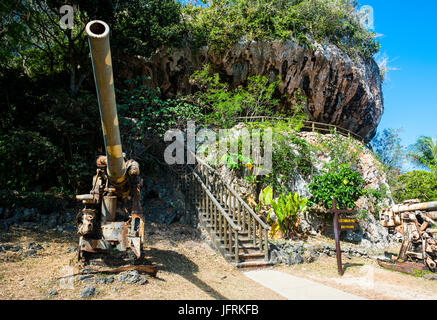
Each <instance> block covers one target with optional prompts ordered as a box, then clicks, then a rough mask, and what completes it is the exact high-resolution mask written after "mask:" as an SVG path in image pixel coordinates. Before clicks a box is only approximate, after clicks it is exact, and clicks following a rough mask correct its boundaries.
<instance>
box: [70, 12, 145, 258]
mask: <svg viewBox="0 0 437 320" xmlns="http://www.w3.org/2000/svg"><path fill="white" fill-rule="evenodd" d="M85 31H86V34H87V36H88V42H89V46H90V52H91V60H92V66H93V73H94V81H95V85H96V90H97V98H98V103H99V109H100V117H101V121H102V129H103V138H104V143H105V149H106V156H103V155H101V156H99V157H98V158H97V161H96V162H97V173H96V175H95V176H94V178H93V184H92V189H91V191H90V193H89V194H83V195H77V196H76V199H77V200H79V201H82V202H83V204H84V208H83V209H82V210H81V211H80V212H79V214H78V215H77V224H78V231H77V233H78V234H79V235H80V238H79V250H78V252H79V259H81V260H83V261H88V259H89V258H90V256H91V255H92V254H93V253H111V252H112V253H114V252H122V253H123V254H124V253H127V255H128V256H130V260H132V258H133V260H134V261H138V260H139V259H140V258H141V256H142V245H143V243H144V235H145V233H144V214H143V210H142V208H141V205H140V202H139V196H140V188H141V186H142V179H141V178H140V168H139V164H138V163H137V162H136V161H134V160H127V159H126V157H125V155H124V153H123V151H122V145H121V139H120V130H119V124H118V116H117V109H116V102H115V91H114V78H113V73H112V59H111V51H110V46H109V26H108V25H107V24H106V23H105V22H103V21H99V20H95V21H91V22H89V23H88V24H87V25H86V28H85ZM129 249H130V250H129ZM132 253H133V254H134V255H132Z"/></svg>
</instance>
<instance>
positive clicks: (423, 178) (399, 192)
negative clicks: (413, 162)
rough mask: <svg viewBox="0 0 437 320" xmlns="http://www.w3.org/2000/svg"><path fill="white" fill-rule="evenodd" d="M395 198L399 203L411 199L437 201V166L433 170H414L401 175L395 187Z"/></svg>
mask: <svg viewBox="0 0 437 320" xmlns="http://www.w3.org/2000/svg"><path fill="white" fill-rule="evenodd" d="M393 198H394V200H395V201H396V202H397V203H402V202H404V201H405V200H410V199H419V200H420V201H423V202H427V201H436V200H437V166H434V167H432V170H431V171H412V172H407V173H404V174H402V175H401V176H399V177H398V181H397V184H396V185H395V186H394V188H393Z"/></svg>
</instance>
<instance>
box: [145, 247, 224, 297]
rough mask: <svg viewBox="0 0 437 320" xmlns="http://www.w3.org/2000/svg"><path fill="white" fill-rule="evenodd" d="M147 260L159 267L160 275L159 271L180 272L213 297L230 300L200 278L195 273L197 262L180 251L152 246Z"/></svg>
mask: <svg viewBox="0 0 437 320" xmlns="http://www.w3.org/2000/svg"><path fill="white" fill-rule="evenodd" d="M146 260H147V262H148V263H150V264H153V265H155V266H157V267H158V276H159V271H166V272H169V273H175V274H178V275H180V276H181V277H183V278H185V279H186V280H188V281H190V282H191V283H193V284H194V285H196V286H197V287H198V288H199V289H201V290H202V291H203V292H205V293H206V294H208V295H209V296H211V297H212V298H214V299H218V300H228V299H227V298H226V297H224V296H223V295H221V294H220V293H219V292H217V291H216V290H215V289H214V288H212V287H210V286H209V285H208V284H206V283H205V282H204V281H202V280H200V279H199V278H198V277H197V276H196V275H195V273H197V272H198V271H199V267H198V266H197V264H195V263H194V262H193V261H191V260H190V259H188V258H187V257H186V256H184V255H182V254H180V253H178V252H175V251H170V250H160V249H156V248H151V249H149V250H147V251H146ZM158 279H159V277H158Z"/></svg>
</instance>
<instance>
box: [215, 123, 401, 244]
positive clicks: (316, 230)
mask: <svg viewBox="0 0 437 320" xmlns="http://www.w3.org/2000/svg"><path fill="white" fill-rule="evenodd" d="M237 127H238V125H237V126H236V127H235V128H237ZM295 134H296V136H298V137H299V138H302V139H304V140H305V141H306V142H308V143H309V144H311V145H313V146H319V147H321V142H322V141H327V140H332V141H337V140H335V139H336V138H335V136H334V135H331V134H326V135H322V136H320V135H318V134H316V133H313V132H298V133H295ZM235 136H236V137H238V134H236V135H235ZM338 138H339V139H341V140H344V141H348V140H349V139H348V138H346V137H342V136H338ZM351 143H352V145H351V147H352V146H353V145H355V144H356V148H359V149H358V150H361V151H360V152H359V158H358V160H357V163H352V164H351V165H352V168H353V169H355V170H357V171H358V172H359V173H360V175H361V177H362V178H363V179H364V188H366V189H376V190H384V189H385V190H387V194H386V195H385V196H384V197H383V199H382V202H381V203H379V205H378V204H377V202H378V201H376V199H373V198H372V197H370V196H363V197H361V198H360V199H359V200H358V201H356V203H355V204H356V210H357V212H361V215H362V217H361V218H360V219H359V228H358V230H357V231H347V232H344V233H342V239H343V240H346V241H349V242H351V243H355V244H358V245H360V246H362V247H364V248H373V249H383V248H387V247H389V246H390V245H392V244H394V243H396V242H397V241H398V237H397V235H396V234H390V233H389V232H388V230H387V229H386V228H384V227H383V226H381V224H380V223H379V221H378V218H377V216H378V214H379V210H380V209H381V208H382V207H387V206H390V205H392V204H393V200H392V199H391V195H390V191H389V189H390V188H389V185H388V183H387V178H386V176H385V174H384V172H383V171H382V170H381V166H380V164H379V162H378V161H377V160H376V159H375V157H374V156H373V154H372V152H371V151H370V150H368V149H366V148H363V147H362V144H361V143H360V142H358V141H355V142H351ZM290 145H292V142H290ZM360 147H361V148H360ZM317 150H318V148H316V149H314V150H313V151H311V153H312V156H311V159H312V166H313V169H314V170H313V174H312V175H310V176H307V177H303V176H302V175H301V173H300V172H298V171H296V172H295V175H294V177H293V179H292V181H283V182H284V183H285V184H286V185H287V187H288V188H289V189H290V190H291V191H292V192H297V193H298V194H299V195H300V196H302V197H311V195H310V193H309V190H308V184H309V183H311V182H312V180H313V176H314V175H318V174H320V173H321V172H322V170H323V168H324V165H325V164H327V163H329V162H331V160H332V159H331V156H330V155H329V152H326V150H325V151H324V150H323V149H322V150H318V151H317ZM216 169H217V171H218V172H219V174H220V175H221V176H222V178H223V179H224V181H225V182H226V183H228V184H230V185H232V187H233V188H234V189H235V190H236V191H237V192H238V193H239V194H240V195H242V196H243V197H244V198H246V199H255V200H257V199H258V192H259V190H256V188H255V187H254V185H252V184H249V183H247V182H246V180H245V179H244V177H243V176H241V174H240V173H237V172H236V171H234V170H232V169H229V168H228V167H227V166H226V165H225V164H224V163H221V164H220V165H219V166H218V167H217V168H216ZM326 211H327V210H326V209H324V208H322V207H319V206H317V207H315V208H312V209H311V210H310V211H308V212H307V213H305V214H304V215H301V216H300V219H301V221H300V225H299V231H300V232H301V233H305V234H310V235H313V236H317V235H324V236H328V237H332V236H333V227H332V218H327V212H326Z"/></svg>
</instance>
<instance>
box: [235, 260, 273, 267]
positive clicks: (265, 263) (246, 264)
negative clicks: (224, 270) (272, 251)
mask: <svg viewBox="0 0 437 320" xmlns="http://www.w3.org/2000/svg"><path fill="white" fill-rule="evenodd" d="M231 264H232V265H233V266H234V267H237V268H239V269H258V268H265V267H270V266H272V265H273V263H271V262H268V261H264V260H259V261H243V262H239V263H235V262H233V263H231Z"/></svg>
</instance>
